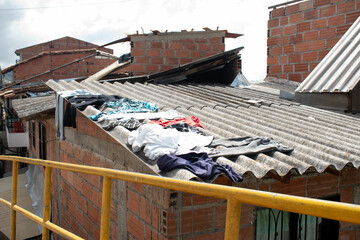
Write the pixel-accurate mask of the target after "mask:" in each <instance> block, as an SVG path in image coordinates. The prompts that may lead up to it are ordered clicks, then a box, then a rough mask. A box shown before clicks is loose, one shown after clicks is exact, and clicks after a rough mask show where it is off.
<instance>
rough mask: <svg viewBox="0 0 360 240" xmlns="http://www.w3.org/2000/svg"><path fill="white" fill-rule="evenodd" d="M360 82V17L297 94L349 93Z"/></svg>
mask: <svg viewBox="0 0 360 240" xmlns="http://www.w3.org/2000/svg"><path fill="white" fill-rule="evenodd" d="M359 81H360V17H358V19H357V20H356V21H355V22H354V23H353V25H352V26H351V27H350V28H349V30H348V31H347V32H346V33H345V35H344V36H343V37H342V38H341V39H340V40H339V42H337V43H336V45H335V46H334V47H333V48H332V49H331V51H330V52H329V53H328V54H327V55H326V56H325V57H324V59H323V60H322V61H321V62H320V63H319V65H318V66H316V68H315V69H314V70H313V71H312V72H311V73H310V75H309V76H308V77H307V78H306V79H305V80H304V81H303V82H302V83H301V85H300V86H299V87H298V88H297V89H296V92H344V93H345V92H349V91H351V90H353V89H354V87H355V86H356V85H357V84H358V83H359Z"/></svg>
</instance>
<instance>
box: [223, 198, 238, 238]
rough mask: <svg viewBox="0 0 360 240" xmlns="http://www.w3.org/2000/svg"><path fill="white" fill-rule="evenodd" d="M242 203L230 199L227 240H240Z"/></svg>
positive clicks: (227, 214)
mask: <svg viewBox="0 0 360 240" xmlns="http://www.w3.org/2000/svg"><path fill="white" fill-rule="evenodd" d="M240 217H241V203H240V202H239V201H238V200H235V199H228V201H227V207H226V224H225V240H235V239H236V240H238V239H239V230H240Z"/></svg>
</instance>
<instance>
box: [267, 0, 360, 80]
mask: <svg viewBox="0 0 360 240" xmlns="http://www.w3.org/2000/svg"><path fill="white" fill-rule="evenodd" d="M359 16H360V1H357V0H348V1H343V0H309V1H304V2H300V3H297V4H294V5H290V6H285V7H280V8H277V9H273V10H272V11H271V12H270V16H269V21H268V41H267V46H268V57H267V74H268V76H271V77H277V78H282V79H288V80H292V81H297V82H301V81H303V80H304V79H305V78H306V77H307V76H308V75H309V74H310V72H311V71H312V70H313V69H314V68H315V67H316V66H317V64H318V63H319V62H320V61H321V60H322V59H323V58H324V57H325V56H326V54H327V53H328V52H329V51H330V50H331V48H333V47H334V45H335V44H336V43H337V41H338V40H339V39H340V38H341V37H342V36H343V35H344V34H345V32H346V30H347V29H348V28H349V27H350V26H351V25H352V23H353V22H354V21H355V20H356V19H357V18H358V17H359Z"/></svg>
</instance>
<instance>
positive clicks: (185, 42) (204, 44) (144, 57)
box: [131, 31, 225, 76]
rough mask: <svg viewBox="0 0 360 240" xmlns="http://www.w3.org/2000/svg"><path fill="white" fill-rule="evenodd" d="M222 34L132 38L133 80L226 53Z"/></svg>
mask: <svg viewBox="0 0 360 240" xmlns="http://www.w3.org/2000/svg"><path fill="white" fill-rule="evenodd" d="M224 37H225V32H224V31H209V32H207V31H205V32H177V33H161V34H160V33H159V35H132V36H131V44H132V48H131V57H132V64H131V72H132V74H133V75H134V76H139V75H144V74H151V73H156V72H160V71H165V70H169V69H172V68H175V67H178V66H179V65H181V64H186V63H189V62H192V61H194V60H197V59H200V58H204V57H208V56H211V55H214V54H217V53H221V52H223V51H224V50H225V43H224Z"/></svg>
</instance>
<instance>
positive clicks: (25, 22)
mask: <svg viewBox="0 0 360 240" xmlns="http://www.w3.org/2000/svg"><path fill="white" fill-rule="evenodd" d="M283 2H286V0H257V1H255V0H226V1H219V0H117V1H116V0H112V1H111V0H103V1H101V0H32V1H27V0H0V36H1V37H0V46H1V49H0V66H1V68H5V67H8V66H10V65H13V64H14V63H15V60H16V58H17V56H16V55H15V54H14V51H15V50H16V49H19V48H23V47H27V46H31V45H34V44H37V43H41V42H46V41H50V40H53V39H57V38H60V37H64V36H71V37H74V38H78V39H81V40H84V41H88V42H91V43H95V44H99V45H101V44H104V43H108V42H111V41H113V40H116V39H119V38H122V37H125V36H126V35H127V34H133V33H136V31H139V32H142V31H144V32H145V33H148V32H150V30H160V31H161V30H168V31H180V30H183V29H186V30H189V31H190V30H191V29H194V30H202V28H203V27H209V28H211V29H216V28H217V27H219V29H222V30H223V29H227V30H228V31H229V32H234V33H242V34H245V35H244V36H243V37H240V38H238V39H235V40H234V39H227V40H226V42H225V44H226V49H227V50H229V49H233V48H236V47H240V46H244V47H245V49H244V50H242V58H243V71H244V74H245V76H246V77H247V78H248V79H250V80H261V79H263V78H264V77H265V74H266V32H267V20H268V16H269V10H268V6H271V5H274V4H278V3H283ZM110 48H113V49H114V51H115V55H118V56H119V55H121V54H122V53H126V52H129V50H130V46H129V44H128V43H125V44H117V45H112V46H110Z"/></svg>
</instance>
